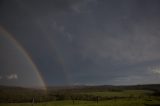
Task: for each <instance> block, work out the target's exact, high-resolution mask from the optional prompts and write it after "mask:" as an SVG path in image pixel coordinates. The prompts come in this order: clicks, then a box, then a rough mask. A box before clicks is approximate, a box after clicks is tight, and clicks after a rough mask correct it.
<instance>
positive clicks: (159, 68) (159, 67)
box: [149, 66, 160, 75]
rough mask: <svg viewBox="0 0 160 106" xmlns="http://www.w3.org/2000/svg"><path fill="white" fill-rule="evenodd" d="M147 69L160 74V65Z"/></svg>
mask: <svg viewBox="0 0 160 106" xmlns="http://www.w3.org/2000/svg"><path fill="white" fill-rule="evenodd" d="M149 70H150V71H151V72H152V73H153V74H157V75H160V66H154V67H151V68H149Z"/></svg>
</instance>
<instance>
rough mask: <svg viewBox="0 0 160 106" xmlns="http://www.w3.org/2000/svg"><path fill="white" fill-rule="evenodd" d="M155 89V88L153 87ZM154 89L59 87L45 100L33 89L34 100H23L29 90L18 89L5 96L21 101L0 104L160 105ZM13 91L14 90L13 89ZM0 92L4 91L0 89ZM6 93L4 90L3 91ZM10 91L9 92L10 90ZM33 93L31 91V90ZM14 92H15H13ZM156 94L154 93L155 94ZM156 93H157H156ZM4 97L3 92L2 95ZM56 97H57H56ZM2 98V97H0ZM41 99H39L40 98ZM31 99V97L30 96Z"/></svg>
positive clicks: (17, 105) (78, 105)
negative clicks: (14, 95)
mask: <svg viewBox="0 0 160 106" xmlns="http://www.w3.org/2000/svg"><path fill="white" fill-rule="evenodd" d="M154 90H155V89H154ZM154 90H152V89H151V90H150V89H126V88H125V89H123V90H113V91H112V90H108V89H104V90H98V89H96V90H89V89H88V88H87V89H86V88H84V89H78V90H77V89H76V90H75V89H69V90H68V89H61V90H58V91H57V90H56V91H54V90H50V91H48V94H47V95H46V97H45V99H46V98H48V99H46V101H45V100H43V99H42V98H44V97H43V95H42V94H40V92H38V91H37V92H36V93H35V91H34V93H35V94H34V96H35V97H36V98H35V102H34V103H32V101H30V102H24V101H23V100H25V99H24V98H26V99H28V98H31V97H32V96H33V95H32V96H31V95H30V94H29V91H27V93H26V90H24V89H23V90H22V91H23V92H24V93H23V92H22V91H21V90H20V89H18V91H19V92H20V91H21V92H20V94H22V95H18V94H17V96H16V97H13V98H11V97H10V96H11V94H10V95H9V94H8V96H7V97H6V99H7V98H8V97H10V99H14V101H15V100H16V99H18V100H19V101H20V100H22V101H21V102H19V103H18V102H14V103H13V102H4V103H3V102H1V103H0V106H160V96H159V94H158V93H159V88H158V89H156V90H155V91H154ZM13 91H14V90H13ZM18 91H17V92H18ZM1 92H4V91H2V90H1ZM5 93H6V92H5ZM10 93H11V92H10ZM31 93H33V92H31ZM14 94H15V92H14ZM155 94H156V95H155ZM157 94H158V95H157ZM0 97H5V96H4V94H3V96H0ZM57 98H58V99H57ZM1 99H3V98H1ZM38 99H40V100H42V101H40V100H38ZM31 100H32V98H31Z"/></svg>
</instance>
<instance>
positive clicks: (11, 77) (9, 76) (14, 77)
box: [6, 74, 18, 80]
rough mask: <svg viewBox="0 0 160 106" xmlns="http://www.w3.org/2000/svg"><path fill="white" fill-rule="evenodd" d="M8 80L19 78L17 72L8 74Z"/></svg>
mask: <svg viewBox="0 0 160 106" xmlns="http://www.w3.org/2000/svg"><path fill="white" fill-rule="evenodd" d="M6 77H7V79H8V80H14V79H18V75H17V74H10V75H7V76H6Z"/></svg>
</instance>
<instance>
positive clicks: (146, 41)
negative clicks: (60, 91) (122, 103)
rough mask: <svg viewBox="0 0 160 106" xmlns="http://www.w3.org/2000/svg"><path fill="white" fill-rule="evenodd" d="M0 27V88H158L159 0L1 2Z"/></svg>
mask: <svg viewBox="0 0 160 106" xmlns="http://www.w3.org/2000/svg"><path fill="white" fill-rule="evenodd" d="M0 26H1V30H0V31H1V33H0V34H1V35H0V51H1V52H0V53H1V54H0V84H1V85H17V86H19V85H20V86H21V85H23V86H25V85H26V86H34V85H35V84H36V83H37V82H38V80H40V79H38V75H37V73H36V72H35V71H34V70H35V68H34V67H36V70H38V71H39V74H40V75H41V77H42V80H43V81H44V83H45V84H46V85H104V84H105V85H108V84H109V85H132V84H153V83H154V84H155V83H160V1H159V0H1V1H0ZM7 34H8V35H7ZM15 42H16V43H15ZM17 46H19V47H17ZM27 58H30V59H28V60H27ZM33 64H34V65H33ZM39 83H42V82H39Z"/></svg>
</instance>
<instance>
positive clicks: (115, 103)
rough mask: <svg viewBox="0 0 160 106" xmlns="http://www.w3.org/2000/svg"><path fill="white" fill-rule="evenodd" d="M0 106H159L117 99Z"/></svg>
mask: <svg viewBox="0 0 160 106" xmlns="http://www.w3.org/2000/svg"><path fill="white" fill-rule="evenodd" d="M0 106H160V101H158V100H149V101H148V100H143V99H117V100H105V101H99V102H98V103H97V102H95V101H79V100H77V101H74V102H73V101H71V100H64V101H53V102H45V103H36V104H31V103H8V104H0Z"/></svg>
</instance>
